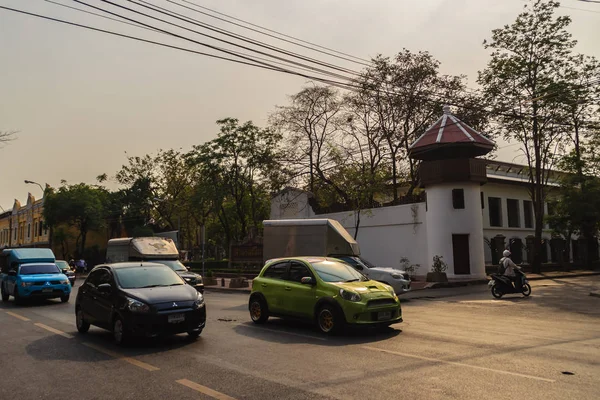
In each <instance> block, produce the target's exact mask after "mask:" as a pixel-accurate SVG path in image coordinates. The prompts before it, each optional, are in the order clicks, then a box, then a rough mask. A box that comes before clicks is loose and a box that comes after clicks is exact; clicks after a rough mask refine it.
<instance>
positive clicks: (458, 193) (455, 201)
mask: <svg viewBox="0 0 600 400" xmlns="http://www.w3.org/2000/svg"><path fill="white" fill-rule="evenodd" d="M452 206H453V207H454V209H455V210H459V209H464V208H465V191H464V190H463V189H452Z"/></svg>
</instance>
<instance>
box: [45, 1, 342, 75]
mask: <svg viewBox="0 0 600 400" xmlns="http://www.w3.org/2000/svg"><path fill="white" fill-rule="evenodd" d="M44 1H46V2H48V3H52V4H56V5H57V6H61V7H66V8H70V9H72V10H75V11H79V12H82V13H86V14H91V15H94V16H97V17H100V18H104V19H109V20H111V21H115V22H119V23H122V24H125V25H130V26H133V27H136V28H140V29H145V30H148V31H151V32H156V33H161V34H164V35H166V36H170V35H168V34H166V33H164V32H160V31H157V30H156V29H154V28H148V27H146V26H142V25H138V24H134V23H131V22H127V21H123V20H120V19H117V18H111V17H107V16H106V15H102V14H98V13H94V12H91V11H87V10H83V9H81V8H77V7H72V6H68V5H65V4H61V3H57V2H55V1H52V0H44ZM232 52H233V53H235V54H236V55H242V56H249V55H248V54H245V53H242V52H238V51H233V50H232ZM253 57H254V58H255V59H257V60H261V61H267V62H270V63H272V64H277V65H282V66H285V67H292V66H290V65H289V64H287V63H283V62H278V61H273V60H269V59H267V58H262V57H258V56H253ZM293 68H294V69H300V70H303V71H307V72H312V73H317V74H319V75H324V76H330V75H329V74H325V73H321V72H316V71H314V70H312V69H309V68H304V67H293ZM334 75H335V74H334Z"/></svg>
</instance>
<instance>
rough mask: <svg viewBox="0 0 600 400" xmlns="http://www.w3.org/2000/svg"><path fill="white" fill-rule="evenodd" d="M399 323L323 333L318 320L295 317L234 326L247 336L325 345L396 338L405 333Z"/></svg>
mask: <svg viewBox="0 0 600 400" xmlns="http://www.w3.org/2000/svg"><path fill="white" fill-rule="evenodd" d="M398 327H399V325H398V324H396V325H392V326H391V327H386V328H375V327H370V328H367V327H351V326H349V327H347V328H346V329H345V330H344V331H343V332H340V333H338V334H336V335H332V336H329V335H325V334H323V333H321V332H320V331H319V330H318V329H317V328H316V327H315V326H314V324H311V323H309V322H304V321H297V320H292V319H280V318H271V319H269V321H268V322H267V323H265V324H263V325H256V324H254V323H253V322H244V323H241V324H238V325H236V326H235V327H234V328H233V330H234V331H235V332H236V333H238V334H240V335H243V336H246V337H251V338H254V339H259V340H264V341H267V342H275V343H282V344H292V343H293V344H299V343H311V344H315V345H321V346H346V345H351V344H368V343H376V342H380V341H384V340H389V339H392V338H394V337H396V336H398V335H399V334H400V333H402V330H401V329H399V328H398Z"/></svg>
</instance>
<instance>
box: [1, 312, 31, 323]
mask: <svg viewBox="0 0 600 400" xmlns="http://www.w3.org/2000/svg"><path fill="white" fill-rule="evenodd" d="M6 313H7V314H8V315H12V316H13V317H15V318H18V319H20V320H21V321H31V320H30V319H29V318H26V317H24V316H22V315H19V314H17V313H14V312H10V311H6Z"/></svg>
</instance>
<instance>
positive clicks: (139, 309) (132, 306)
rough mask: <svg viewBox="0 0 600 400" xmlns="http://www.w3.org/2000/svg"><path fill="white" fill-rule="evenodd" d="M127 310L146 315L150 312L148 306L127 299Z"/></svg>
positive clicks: (129, 298)
mask: <svg viewBox="0 0 600 400" xmlns="http://www.w3.org/2000/svg"><path fill="white" fill-rule="evenodd" d="M126 299H127V309H128V310H129V311H131V312H135V313H147V312H150V306H149V305H148V304H146V303H142V302H141V301H139V300H136V299H132V298H131V297H127V298H126Z"/></svg>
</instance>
